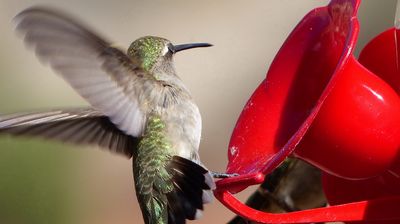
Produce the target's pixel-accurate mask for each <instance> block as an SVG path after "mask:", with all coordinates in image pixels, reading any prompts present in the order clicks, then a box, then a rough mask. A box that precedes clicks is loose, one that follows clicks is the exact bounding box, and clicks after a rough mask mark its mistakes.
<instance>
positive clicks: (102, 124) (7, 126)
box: [0, 108, 137, 157]
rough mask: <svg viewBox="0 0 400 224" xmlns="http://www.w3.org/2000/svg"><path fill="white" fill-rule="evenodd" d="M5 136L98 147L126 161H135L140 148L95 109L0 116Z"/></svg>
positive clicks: (1, 131)
mask: <svg viewBox="0 0 400 224" xmlns="http://www.w3.org/2000/svg"><path fill="white" fill-rule="evenodd" d="M2 133H5V134H11V135H22V136H38V137H43V138H47V139H54V140H59V141H63V142H68V143H73V144H82V145H97V146H100V147H101V148H105V149H108V150H110V151H113V152H116V153H119V154H123V155H125V156H127V157H132V153H133V152H132V150H134V149H135V148H136V144H137V139H136V138H134V137H132V136H129V135H126V134H124V133H123V132H122V131H121V130H119V129H118V128H117V127H115V125H114V124H113V123H111V121H110V120H109V119H108V118H107V117H106V116H104V115H103V114H101V113H100V112H98V111H96V110H94V109H92V108H85V109H83V108H82V109H69V110H53V111H47V112H38V113H25V114H12V115H5V116H0V134H2Z"/></svg>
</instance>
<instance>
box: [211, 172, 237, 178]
mask: <svg viewBox="0 0 400 224" xmlns="http://www.w3.org/2000/svg"><path fill="white" fill-rule="evenodd" d="M210 173H211V175H212V176H213V177H214V178H229V177H237V176H239V174H237V173H220V172H213V171H210Z"/></svg>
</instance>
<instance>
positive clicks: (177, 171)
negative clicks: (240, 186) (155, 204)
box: [167, 156, 215, 223]
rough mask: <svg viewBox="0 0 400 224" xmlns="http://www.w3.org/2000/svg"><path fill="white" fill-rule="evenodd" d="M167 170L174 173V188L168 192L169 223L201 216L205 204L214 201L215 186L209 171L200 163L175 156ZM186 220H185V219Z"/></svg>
mask: <svg viewBox="0 0 400 224" xmlns="http://www.w3.org/2000/svg"><path fill="white" fill-rule="evenodd" d="M167 170H168V172H169V173H171V174H172V181H173V185H174V189H173V190H172V191H171V192H169V193H168V194H167V198H168V220H169V222H168V223H185V222H181V216H182V214H184V215H185V218H186V219H189V220H194V219H198V218H200V217H201V214H202V212H201V211H202V210H203V204H205V203H209V202H211V201H212V193H211V190H213V189H214V188H215V184H214V181H213V180H212V178H211V175H210V174H209V172H208V171H207V170H206V169H204V168H203V167H202V166H200V165H199V164H197V163H195V162H192V161H190V160H188V159H185V158H183V157H179V156H174V157H173V158H172V160H171V162H170V163H169V165H168V167H167ZM183 221H184V220H183Z"/></svg>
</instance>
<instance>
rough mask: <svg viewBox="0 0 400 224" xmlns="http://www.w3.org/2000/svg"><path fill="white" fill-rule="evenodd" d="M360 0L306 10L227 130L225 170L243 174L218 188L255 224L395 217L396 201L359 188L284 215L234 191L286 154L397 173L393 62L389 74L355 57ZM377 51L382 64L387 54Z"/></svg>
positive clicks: (364, 174) (398, 120)
mask: <svg viewBox="0 0 400 224" xmlns="http://www.w3.org/2000/svg"><path fill="white" fill-rule="evenodd" d="M359 2H360V1H358V0H332V1H331V2H330V4H329V5H328V6H327V7H321V8H317V9H314V10H313V11H311V12H310V13H309V14H307V15H306V16H305V17H304V18H303V19H302V20H301V22H300V23H299V24H298V25H297V27H296V28H295V29H294V30H293V31H292V33H291V34H290V36H289V37H288V39H287V40H286V41H285V43H284V44H283V46H282V47H281V49H280V51H279V52H278V54H277V55H276V57H275V59H274V61H273V63H272V64H271V67H270V69H269V71H268V73H267V78H266V79H265V80H264V81H263V82H262V83H261V84H260V86H259V87H258V88H257V89H256V90H255V92H254V93H253V95H252V96H251V98H250V99H249V101H248V103H247V104H246V106H245V107H244V109H243V111H242V113H241V115H240V117H239V120H238V122H237V124H236V127H235V129H234V131H233V133H232V137H231V141H230V145H229V149H228V159H229V163H228V167H227V172H228V173H239V174H242V175H241V176H238V177H235V178H228V179H225V180H221V181H219V182H218V183H217V190H216V191H215V195H216V197H217V198H218V199H219V200H220V201H221V202H222V203H223V204H224V205H226V206H227V207H228V208H230V209H231V210H233V211H234V212H235V213H237V214H239V215H241V216H243V217H246V218H247V219H250V220H253V221H257V222H260V223H304V222H322V221H377V220H400V215H399V214H398V211H399V210H400V198H399V197H397V196H392V197H389V198H381V197H382V196H386V195H385V194H382V195H379V198H376V197H375V196H374V197H372V195H368V193H366V194H367V196H366V195H364V196H361V197H360V198H357V199H359V200H361V199H363V200H364V199H365V200H364V201H360V202H352V203H348V204H342V205H337V206H331V207H327V208H320V209H311V210H305V211H299V212H292V213H287V214H270V213H264V212H260V211H256V210H254V209H251V208H249V207H247V206H246V205H244V204H243V203H241V202H240V201H238V200H237V199H236V198H234V196H233V195H232V193H235V192H238V191H240V190H242V189H244V188H246V187H247V186H248V185H251V184H256V183H260V182H261V181H262V179H263V178H262V174H268V173H270V172H271V171H272V170H273V169H274V168H276V167H277V166H278V165H279V164H280V163H281V162H282V161H283V160H284V159H285V158H286V157H287V156H288V155H291V154H294V155H296V156H297V157H300V158H302V159H304V160H306V161H308V162H310V163H312V164H314V165H316V166H317V167H319V168H321V169H322V170H324V171H325V172H327V173H330V174H332V175H335V176H339V177H343V178H347V179H367V178H372V177H375V176H379V175H382V174H383V173H386V172H387V170H388V169H390V172H392V173H396V174H399V173H400V172H397V171H400V169H398V164H400V162H397V160H398V158H397V157H398V150H399V146H400V116H399V115H400V98H399V95H398V91H399V90H398V86H399V85H398V84H399V83H400V78H399V77H398V76H399V67H398V59H397V56H396V57H395V58H396V59H395V60H397V64H396V67H395V69H390V68H388V67H387V68H385V69H387V70H388V71H389V73H390V72H391V73H390V74H391V75H389V73H385V75H383V74H382V75H381V74H379V72H378V70H374V69H372V68H373V65H374V63H376V64H377V65H375V66H376V69H382V68H381V67H380V66H379V62H376V61H374V60H372V62H365V61H368V60H369V59H368V58H369V56H365V57H366V59H363V60H362V61H363V62H365V64H366V65H367V64H369V66H371V70H372V71H373V72H376V73H377V74H374V73H373V72H371V71H369V70H368V69H366V68H365V67H364V66H362V65H361V64H360V63H359V62H358V61H357V60H356V59H355V58H354V56H353V55H352V51H353V48H354V46H355V44H356V39H357V34H358V29H359V25H358V21H357V17H356V13H357V9H358V5H359ZM397 46H399V45H396V47H397ZM387 48H388V50H390V51H393V49H390V46H389V47H387ZM395 49H396V48H395ZM381 50H382V49H381ZM367 51H371V52H378V51H379V50H378V49H372V50H368V46H367V47H366V50H364V51H363V53H364V52H367ZM394 52H396V51H394ZM381 53H382V55H381V57H382V58H381V59H380V60H385V59H384V58H385V57H387V56H388V55H387V51H384V50H382V52H381ZM364 54H366V53H364ZM362 58H363V54H362V55H361V59H362ZM390 60H392V61H393V59H392V58H391V59H390ZM389 64H390V66H392V65H393V64H391V63H389ZM392 68H393V66H392ZM379 71H380V70H379ZM396 86H397V88H396ZM396 92H397V93H396ZM335 178H336V177H335ZM338 179H339V178H338ZM370 180H372V179H370ZM385 180H386V182H387V183H388V184H390V183H394V182H392V181H393V180H392V179H391V178H387V179H385ZM346 181H349V180H346ZM396 181H397V179H396ZM373 182H374V181H371V182H370V183H373ZM360 183H361V182H360ZM376 187H377V188H378V187H379V185H376ZM377 188H376V189H377ZM351 191H356V189H355V188H353V189H352V190H349V192H351ZM332 192H333V190H332ZM332 195H333V197H338V198H337V200H338V201H340V200H341V199H346V198H340V196H335V195H334V194H332ZM369 196H371V197H369ZM368 199H370V200H368ZM345 202H349V201H348V200H347V199H346V200H345Z"/></svg>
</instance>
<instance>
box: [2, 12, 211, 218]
mask: <svg viewBox="0 0 400 224" xmlns="http://www.w3.org/2000/svg"><path fill="white" fill-rule="evenodd" d="M15 21H16V30H17V32H18V33H20V34H22V36H23V37H24V41H25V43H26V44H27V45H28V47H31V48H33V50H34V51H35V53H36V55H37V57H38V58H39V59H40V60H41V61H42V62H44V63H45V64H48V65H50V66H51V68H52V69H53V70H54V71H55V72H56V73H58V74H59V75H60V76H61V77H62V78H63V79H64V80H65V81H66V82H67V83H68V84H69V85H70V86H71V87H72V88H73V89H74V90H76V91H77V92H78V94H79V95H80V96H81V97H83V98H84V99H85V100H86V101H87V102H88V103H89V105H90V106H89V107H86V108H71V109H58V110H49V111H40V112H34V113H19V114H11V115H4V116H0V133H4V134H10V135H16V136H18V135H22V136H31V137H42V138H45V139H53V140H58V141H62V142H67V143H72V144H77V145H97V146H99V147H100V148H103V149H107V150H109V151H112V152H116V153H118V154H121V155H125V156H126V157H128V158H132V166H133V178H134V183H135V190H136V196H137V199H138V202H139V205H140V208H141V211H142V214H143V219H144V222H145V223H146V224H167V223H168V224H182V223H186V220H187V219H189V220H193V219H198V218H200V216H201V211H202V210H203V204H205V203H209V202H211V201H212V190H213V189H214V188H215V183H214V181H213V176H212V174H211V172H210V171H208V170H207V169H206V168H205V166H204V165H203V164H202V163H201V162H200V158H199V152H198V149H199V144H200V136H201V116H200V112H199V109H198V107H197V105H196V104H195V103H194V101H193V98H192V96H191V94H190V92H189V91H188V89H187V88H186V86H185V85H184V84H183V82H182V80H181V79H180V78H179V77H178V76H177V74H176V71H175V68H174V62H173V57H174V55H175V53H177V52H180V51H182V50H186V49H191V48H198V47H209V46H212V45H211V44H208V43H192V44H181V45H174V44H172V43H171V42H170V41H169V40H167V39H164V38H161V37H156V36H145V37H141V38H138V39H136V40H135V41H133V42H132V44H131V45H130V46H129V48H128V50H127V51H126V53H125V52H124V51H122V50H120V49H118V48H116V47H113V46H112V45H111V44H110V42H108V41H107V40H105V39H104V38H102V37H100V36H99V35H98V34H96V33H95V32H94V31H92V30H90V29H89V28H88V27H87V26H84V25H82V23H81V22H79V21H77V20H75V19H73V18H72V17H70V16H68V15H66V14H64V13H62V12H59V11H57V10H53V9H49V8H44V7H32V8H28V9H26V10H24V11H22V12H20V13H19V14H18V15H17V16H16V17H15Z"/></svg>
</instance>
